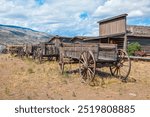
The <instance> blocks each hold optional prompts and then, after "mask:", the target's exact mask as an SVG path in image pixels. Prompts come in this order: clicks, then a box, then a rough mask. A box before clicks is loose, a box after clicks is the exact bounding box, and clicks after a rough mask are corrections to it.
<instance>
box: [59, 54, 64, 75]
mask: <svg viewBox="0 0 150 117" xmlns="http://www.w3.org/2000/svg"><path fill="white" fill-rule="evenodd" d="M59 68H60V72H61V74H63V73H64V59H63V55H62V54H60V57H59Z"/></svg>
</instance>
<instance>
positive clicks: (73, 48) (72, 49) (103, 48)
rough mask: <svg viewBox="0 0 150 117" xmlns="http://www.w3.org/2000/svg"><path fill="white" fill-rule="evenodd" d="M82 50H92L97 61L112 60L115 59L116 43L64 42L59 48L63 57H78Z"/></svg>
mask: <svg viewBox="0 0 150 117" xmlns="http://www.w3.org/2000/svg"><path fill="white" fill-rule="evenodd" d="M84 51H92V52H93V55H94V58H95V60H96V61H97V62H105V61H106V62H113V61H116V60H117V45H116V44H104V43H99V44H96V43H80V44H75V43H69V44H68V43H64V44H62V47H61V49H60V53H63V57H65V58H73V59H79V58H80V55H81V53H82V52H84Z"/></svg>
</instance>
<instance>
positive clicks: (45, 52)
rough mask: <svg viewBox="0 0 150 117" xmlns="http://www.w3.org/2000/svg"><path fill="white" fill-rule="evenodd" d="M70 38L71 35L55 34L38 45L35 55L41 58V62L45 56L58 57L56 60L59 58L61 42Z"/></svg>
mask: <svg viewBox="0 0 150 117" xmlns="http://www.w3.org/2000/svg"><path fill="white" fill-rule="evenodd" d="M70 39H71V38H69V37H61V36H54V37H53V38H51V39H50V40H49V41H48V42H41V43H40V44H39V45H38V48H37V52H36V56H35V57H36V58H37V59H38V60H39V62H40V63H41V61H42V60H43V58H48V60H52V59H53V58H56V60H58V58H59V46H60V43H61V42H66V41H68V40H70Z"/></svg>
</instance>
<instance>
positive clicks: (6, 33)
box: [0, 24, 52, 45]
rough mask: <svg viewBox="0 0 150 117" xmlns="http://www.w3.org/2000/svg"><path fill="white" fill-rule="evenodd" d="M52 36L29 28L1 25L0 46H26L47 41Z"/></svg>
mask: <svg viewBox="0 0 150 117" xmlns="http://www.w3.org/2000/svg"><path fill="white" fill-rule="evenodd" d="M51 37H52V35H49V34H46V33H43V32H38V31H35V30H32V29H29V28H23V27H18V26H11V25H1V24H0V44H1V45H3V44H4V45H5V44H25V43H39V42H43V41H47V40H49V39H50V38H51Z"/></svg>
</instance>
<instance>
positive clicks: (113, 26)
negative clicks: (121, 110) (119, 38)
mask: <svg viewBox="0 0 150 117" xmlns="http://www.w3.org/2000/svg"><path fill="white" fill-rule="evenodd" d="M125 22H126V21H125V19H124V18H119V19H114V20H112V21H111V22H104V23H100V24H99V26H100V30H99V31H100V32H99V33H100V36H107V35H114V34H122V33H125V32H126V28H125V27H126V26H125Z"/></svg>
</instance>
